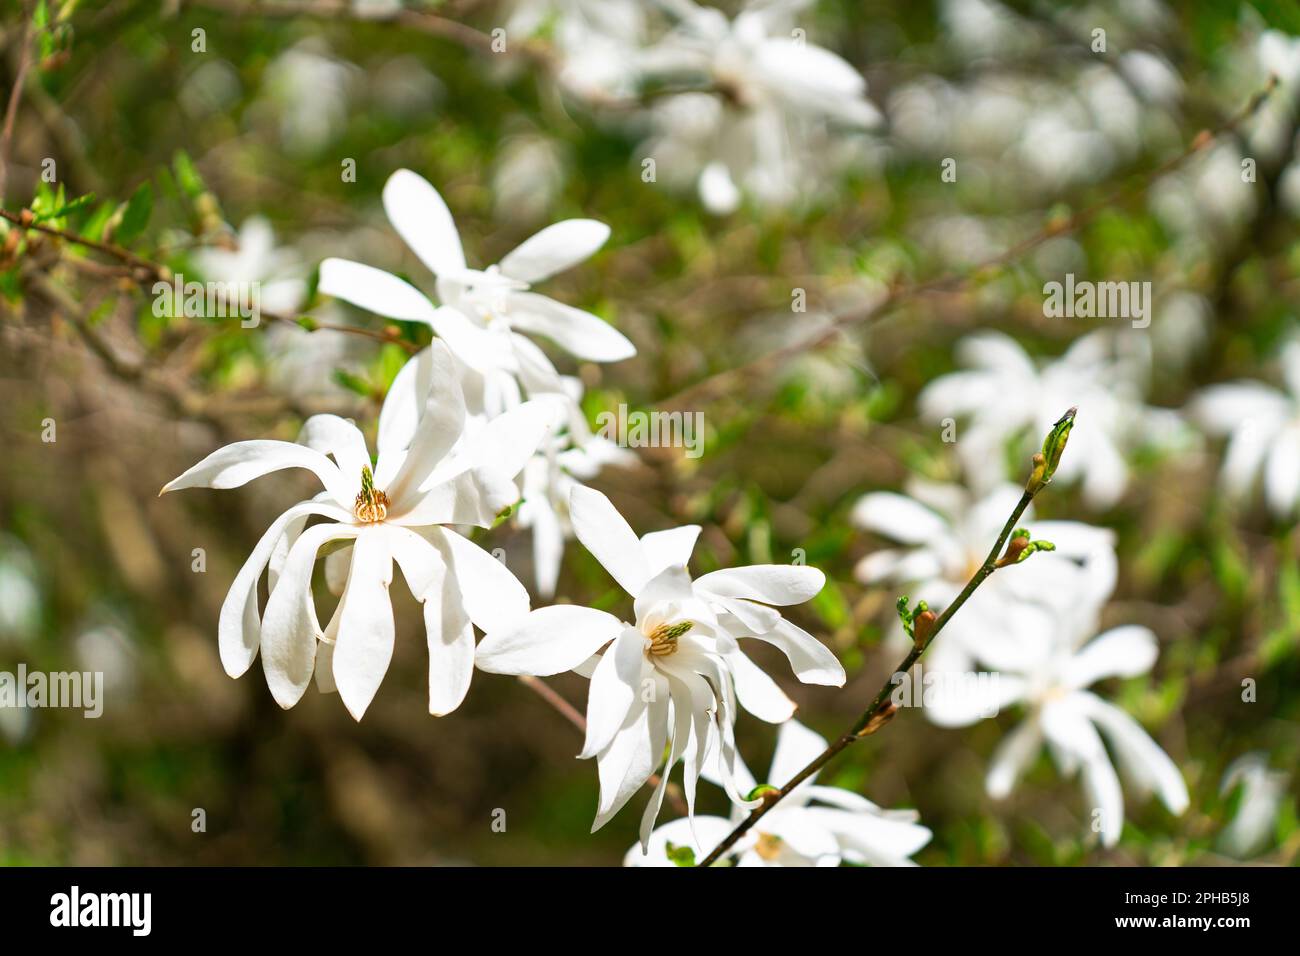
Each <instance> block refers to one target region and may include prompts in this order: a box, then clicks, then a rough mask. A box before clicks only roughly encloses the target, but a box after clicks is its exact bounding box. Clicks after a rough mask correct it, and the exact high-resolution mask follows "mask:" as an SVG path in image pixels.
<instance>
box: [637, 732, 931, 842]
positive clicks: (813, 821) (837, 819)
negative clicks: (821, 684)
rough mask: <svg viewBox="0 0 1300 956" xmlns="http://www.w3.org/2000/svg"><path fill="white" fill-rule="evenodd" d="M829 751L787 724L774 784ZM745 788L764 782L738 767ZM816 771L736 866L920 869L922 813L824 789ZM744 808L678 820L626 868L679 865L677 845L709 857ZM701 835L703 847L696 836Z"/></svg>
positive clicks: (926, 835) (766, 822)
mask: <svg viewBox="0 0 1300 956" xmlns="http://www.w3.org/2000/svg"><path fill="white" fill-rule="evenodd" d="M825 749H826V740H825V738H824V737H822V736H820V735H819V734H817V733H815V732H813V731H811V730H809V729H808V728H807V727H805V726H804V725H803V724H801V723H799V722H798V721H797V720H788V721H786V722H785V723H784V724H782V725H781V729H780V731H779V732H778V733H777V738H776V753H775V754H774V755H773V757H772V767H771V769H770V770H769V771H768V780H767V782H768V783H769V784H770V785H772V786H774V787H782V786H784V785H785V784H786V783H788V782H789V781H790V780H791V779H793V777H794V775H795V774H796V773H798V772H799V771H800V770H802V769H803V768H804V767H806V766H807V765H808V764H809V763H810V762H811V761H812V760H813V758H815V757H816V756H818V755H819V754H820V753H821V752H822V751H824V750H825ZM735 773H736V780H737V783H738V784H739V785H740V789H741V790H752V789H753V787H754V786H755V785H756V784H755V781H754V779H753V777H752V776H750V773H749V771H748V770H747V769H746V768H745V765H744V764H743V763H740V762H739V761H738V762H737V765H736V770H735ZM816 780H817V777H816V775H815V774H814V775H813V776H811V777H809V778H808V779H807V780H805V781H804V782H803V783H801V784H799V786H798V787H796V788H795V789H794V790H793V791H791V793H790V795H789V796H788V797H786V798H785V799H784V800H782V801H781V802H780V803H778V804H777V805H776V807H775V808H773V809H772V810H770V811H768V812H767V814H765V815H764V817H763V819H762V820H760V821H759V822H758V824H757V825H756V826H755V827H754V828H753V829H752V830H750V831H749V832H748V833H746V834H745V835H744V836H743V837H741V838H740V839H739V840H737V841H736V843H735V845H734V846H733V847H732V849H731V850H729V851H728V852H727V854H726V857H725V858H726V859H728V860H734V862H735V865H736V866H839V865H840V864H841V863H845V862H847V863H856V864H870V865H872V866H915V865H916V864H914V863H913V862H912V861H911V860H910V859H909V857H910V856H912V854H914V853H916V852H917V851H918V850H920V849H921V847H923V846H925V845H926V844H927V843H929V842H930V836H931V833H930V831H929V829H927V828H926V827H923V826H921V825H920V824H919V823H917V820H918V819H919V818H920V816H919V814H918V813H917V812H916V811H915V810H882V809H881V808H880V807H878V806H876V805H875V804H874V803H872V802H871V801H870V800H868V799H866V797H862V796H859V795H858V794H856V793H853V792H852V791H850V790H844V789H841V788H839V787H825V786H821V785H819V784H818V783H817V782H816ZM743 818H744V811H743V810H742V809H740V808H736V810H735V811H733V813H732V815H731V818H730V819H727V818H725V817H712V816H701V817H696V818H695V819H694V821H692V820H688V819H681V820H673V821H672V822H671V823H666V824H664V825H663V826H661V827H659V828H658V829H657V830H655V831H654V833H652V834H651V835H650V841H649V847H648V848H646V849H643V848H642V847H641V846H640V845H637V846H634V847H632V849H630V850H628V851H627V856H626V857H624V859H623V865H624V866H675V865H677V864H676V862H675V861H674V860H673V859H672V858H671V857H670V856H669V852H668V849H669V845H670V844H672V845H674V846H683V847H690V848H691V849H692V850H693V851H694V854H695V859H696V860H697V861H698V860H702V859H703V858H704V857H705V856H707V855H708V852H709V850H711V849H712V848H713V847H715V846H717V845H718V844H719V843H721V842H722V840H723V838H725V837H726V836H727V834H728V833H730V832H731V831H732V830H733V829H735V826H736V824H737V823H739V822H740V821H741V820H742V819H743ZM697 836H698V837H699V842H698V843H697V842H696V840H695V838H696V837H697Z"/></svg>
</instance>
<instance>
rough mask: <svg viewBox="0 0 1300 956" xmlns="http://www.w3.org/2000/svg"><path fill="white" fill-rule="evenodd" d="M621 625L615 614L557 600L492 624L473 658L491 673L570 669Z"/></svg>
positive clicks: (538, 673) (615, 633) (544, 673)
mask: <svg viewBox="0 0 1300 956" xmlns="http://www.w3.org/2000/svg"><path fill="white" fill-rule="evenodd" d="M622 631H623V622H622V621H620V620H619V619H618V618H616V617H615V616H614V615H612V614H607V613H605V612H604V611H597V610H595V609H593V608H589V607H577V606H575V605H569V604H557V605H555V606H553V607H544V608H539V609H538V610H536V611H533V612H532V613H531V614H529V615H528V616H527V617H526V618H524V619H523V620H522V621H520V622H518V623H516V624H514V625H513V626H511V627H507V628H505V629H503V630H500V631H494V630H488V632H487V634H486V635H485V636H484V638H483V640H481V641H480V642H479V645H478V653H477V655H476V657H475V663H476V664H477V665H478V668H479V670H483V671H487V672H488V673H491V674H532V675H533V676H535V677H548V676H550V675H551V674H559V673H562V672H564V671H567V670H572V669H573V668H575V667H577V666H578V665H579V664H581V663H582V662H583V661H585V660H586V659H587V658H588V657H590V656H591V655H592V654H594V653H596V651H598V650H600V648H601V647H602V646H603V645H605V644H607V643H609V642H610V641H612V640H614V638H616V637H618V635H619V634H620V633H622Z"/></svg>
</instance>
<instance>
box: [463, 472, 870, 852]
mask: <svg viewBox="0 0 1300 956" xmlns="http://www.w3.org/2000/svg"><path fill="white" fill-rule="evenodd" d="M569 515H570V519H571V520H572V522H573V528H574V531H575V533H576V535H577V537H578V540H579V541H581V542H582V544H583V546H584V547H586V549H587V550H588V551H590V552H591V553H592V554H593V555H594V556H595V557H596V559H597V560H598V561H599V562H600V563H601V564H602V565H603V566H604V567H605V569H606V570H607V571H609V573H610V574H611V575H612V576H613V577H614V579H615V580H616V581H618V583H619V585H620V586H621V587H622V588H623V590H625V591H626V592H627V593H628V594H630V595H632V596H633V597H634V598H635V611H636V623H635V624H627V623H625V622H623V621H621V620H619V618H617V617H615V616H614V615H613V614H609V613H607V612H605V611H599V610H596V609H594V608H587V607H577V606H573V605H557V606H553V607H547V608H541V609H539V610H536V611H533V612H532V613H531V614H529V615H528V616H527V617H526V618H524V619H523V620H522V621H519V622H515V623H513V624H512V625H511V626H508V627H504V628H501V629H497V630H490V631H489V632H488V633H487V634H486V636H485V637H484V638H483V640H482V641H481V642H480V644H479V647H478V653H477V657H476V663H477V665H478V667H479V668H480V669H482V670H485V671H488V672H490V673H494V674H531V675H534V676H538V677H545V676H549V675H551V674H558V673H561V672H563V671H568V670H579V671H580V672H582V673H586V674H588V675H589V676H590V677H591V689H590V692H589V694H588V698H587V739H586V742H585V744H584V746H583V750H582V753H581V754H580V756H581V757H582V758H590V757H595V758H596V761H597V765H598V770H599V776H600V802H599V806H598V809H597V814H596V821H595V824H594V826H593V830H594V829H599V828H600V827H602V826H604V825H605V823H606V822H607V821H608V820H609V819H610V818H611V817H612V816H613V815H614V814H615V813H617V812H618V810H619V809H620V808H621V807H622V806H623V805H624V804H625V803H627V801H628V799H630V798H631V796H632V794H633V793H635V792H636V791H637V790H638V789H639V788H640V787H641V785H642V784H643V783H645V781H646V780H647V779H648V778H649V777H650V775H651V774H652V773H653V772H654V771H655V768H656V767H658V766H659V764H660V762H661V761H663V760H664V751H665V747H667V749H668V754H667V761H666V763H664V768H663V770H662V772H661V774H660V781H659V786H657V787H656V788H655V791H654V794H653V796H652V797H651V800H650V802H649V804H648V805H647V807H646V810H645V813H644V815H643V816H642V818H641V840H642V843H643V844H644V843H645V842H646V841H647V840H648V839H649V836H650V831H651V830H652V829H653V827H654V822H655V819H656V818H657V817H658V814H659V808H660V806H661V805H662V802H663V796H664V790H665V787H666V786H667V781H668V776H669V774H670V773H671V771H672V769H673V767H674V766H676V764H677V762H678V761H679V760H681V761H682V762H683V767H684V771H683V772H684V781H685V786H684V791H685V795H686V804H687V808H688V811H689V813H690V814H691V815H693V814H694V807H695V786H696V782H697V780H698V779H699V776H700V774H701V771H702V770H703V769H704V767H705V766H707V765H708V760H709V759H710V755H716V759H717V760H718V766H719V767H720V773H721V775H722V780H723V785H724V786H725V787H726V789H727V793H728V795H729V796H730V797H731V798H732V800H733V801H735V802H737V803H740V804H742V805H745V806H751V807H752V806H754V804H753V803H752V802H750V801H746V800H745V798H744V796H743V795H742V794H741V793H740V792H739V791H738V789H737V787H736V785H735V782H734V779H733V769H734V767H735V759H736V757H735V735H734V730H733V727H734V723H735V719H736V702H737V700H738V701H739V703H740V705H741V706H743V707H744V708H745V709H746V710H748V711H750V712H751V713H753V714H755V715H756V716H758V717H759V718H761V719H764V720H768V721H771V722H780V721H783V720H786V719H788V718H789V717H790V715H791V714H792V713H793V712H794V704H793V702H792V701H790V699H789V698H788V697H786V695H785V694H784V693H783V692H782V691H781V689H780V688H779V687H777V685H776V683H775V682H774V681H773V680H772V679H771V678H770V677H768V676H767V675H766V674H765V673H764V672H763V671H762V670H760V669H759V668H758V667H757V666H755V665H754V664H753V662H752V661H750V660H749V658H748V657H746V656H745V654H744V652H743V651H741V650H740V647H739V645H738V644H737V638H739V637H753V638H757V639H758V640H760V641H764V642H766V643H769V644H773V645H775V646H776V647H777V648H778V649H780V650H781V651H782V652H783V653H785V655H786V656H787V658H788V659H789V660H790V663H791V665H792V666H793V668H794V670H795V674H796V675H797V676H798V677H799V679H800V680H802V681H806V682H809V683H817V684H832V685H836V686H839V685H841V684H843V682H844V669H843V668H842V667H841V666H840V664H839V662H838V661H837V660H836V659H835V656H834V655H833V654H831V653H830V651H828V650H827V649H826V648H825V647H824V646H823V645H822V644H821V643H820V642H819V641H818V640H817V639H816V638H814V637H812V635H810V634H808V633H806V632H805V631H802V630H800V629H799V628H797V627H795V626H794V625H792V624H789V623H788V622H786V621H785V620H784V619H783V618H782V617H781V614H780V612H779V611H777V610H776V608H775V607H772V606H771V605H777V606H783V605H790V604H798V603H801V602H803V601H807V600H808V599H810V598H811V597H813V596H814V595H815V594H816V593H817V592H818V591H820V590H821V588H822V585H823V584H824V582H825V576H824V575H823V574H822V573H821V572H820V571H818V570H816V569H815V568H809V567H802V566H786V565H757V566H754V567H747V568H735V569H731V570H724V571H715V572H713V573H711V574H706V575H704V576H703V577H702V578H700V579H699V580H698V581H692V580H691V577H690V574H689V573H688V572H687V570H686V564H687V561H688V560H689V559H690V554H691V551H692V550H693V549H694V547H695V539H696V537H697V536H698V535H699V532H700V529H699V527H698V526H695V525H688V526H685V527H681V528H674V529H672V530H669V531H659V532H653V533H651V534H647V535H644V536H642V537H641V538H640V539H638V538H637V537H636V534H635V532H633V531H632V529H631V527H629V526H628V523H627V522H626V521H625V520H624V519H623V516H622V515H620V514H619V513H618V511H617V510H616V509H615V508H614V506H613V505H612V504H611V503H610V501H609V499H608V498H606V497H605V496H604V495H602V494H601V493H600V492H598V491H594V490H592V489H590V488H585V487H582V486H577V487H575V488H574V489H573V491H572V498H571V500H570V503H569ZM606 645H608V646H606ZM602 648H605V650H604V652H603V653H602V654H600V656H599V658H598V659H596V660H594V661H593V660H592V658H593V655H596V654H597V653H598V652H600V651H601V649H602Z"/></svg>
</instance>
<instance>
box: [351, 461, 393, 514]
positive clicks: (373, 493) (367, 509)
mask: <svg viewBox="0 0 1300 956" xmlns="http://www.w3.org/2000/svg"><path fill="white" fill-rule="evenodd" d="M352 513H353V514H355V515H356V516H357V520H358V521H360V522H362V523H363V524H375V523H376V522H379V521H383V520H384V519H385V518H386V517H388V495H386V494H384V493H383V492H382V491H380V490H379V489H378V488H376V487H375V476H374V475H373V474H371V472H370V466H369V465H363V466H362V468H361V491H360V492H358V494H357V500H356V504H355V505H353V506H352Z"/></svg>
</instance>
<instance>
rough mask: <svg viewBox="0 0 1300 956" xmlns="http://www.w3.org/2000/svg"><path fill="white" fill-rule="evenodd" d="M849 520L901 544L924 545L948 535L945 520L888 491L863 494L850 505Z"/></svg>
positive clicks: (925, 508)
mask: <svg viewBox="0 0 1300 956" xmlns="http://www.w3.org/2000/svg"><path fill="white" fill-rule="evenodd" d="M850 520H851V521H852V522H853V523H854V524H855V525H857V526H858V527H859V528H865V529H866V530H868V531H874V532H876V533H877V534H880V535H884V536H885V537H887V538H892V539H893V540H895V541H900V542H902V543H903V544H925V543H926V542H927V541H931V540H933V539H935V538H941V537H944V536H946V535H947V534H949V531H948V526H947V523H946V522H945V521H944V520H943V519H942V518H940V517H939V516H938V515H937V514H935V513H934V512H933V511H931V510H930V509H929V508H927V507H925V506H924V505H920V504H917V503H916V502H915V501H913V500H912V499H911V498H908V497H907V496H906V495H900V494H896V493H895V492H892V491H873V492H871V493H870V494H866V495H863V496H862V497H861V498H859V499H858V503H857V504H856V505H854V506H853V512H852V514H851V515H850Z"/></svg>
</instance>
